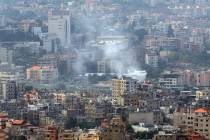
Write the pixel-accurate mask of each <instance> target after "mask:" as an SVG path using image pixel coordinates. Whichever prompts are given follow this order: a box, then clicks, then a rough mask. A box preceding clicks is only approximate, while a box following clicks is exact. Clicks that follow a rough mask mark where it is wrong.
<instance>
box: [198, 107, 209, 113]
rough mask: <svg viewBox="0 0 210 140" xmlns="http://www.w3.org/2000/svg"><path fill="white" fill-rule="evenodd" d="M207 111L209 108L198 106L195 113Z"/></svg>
mask: <svg viewBox="0 0 210 140" xmlns="http://www.w3.org/2000/svg"><path fill="white" fill-rule="evenodd" d="M207 112H209V110H208V109H205V108H198V109H196V110H195V113H207Z"/></svg>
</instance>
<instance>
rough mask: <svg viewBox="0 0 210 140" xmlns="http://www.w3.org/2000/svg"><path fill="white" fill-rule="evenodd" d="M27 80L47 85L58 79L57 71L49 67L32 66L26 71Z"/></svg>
mask: <svg viewBox="0 0 210 140" xmlns="http://www.w3.org/2000/svg"><path fill="white" fill-rule="evenodd" d="M26 72H27V73H26V74H27V80H29V81H32V82H38V83H45V84H49V83H52V82H54V81H56V80H57V79H58V69H57V68H53V67H49V66H43V67H41V66H33V67H31V68H28V69H27V70H26Z"/></svg>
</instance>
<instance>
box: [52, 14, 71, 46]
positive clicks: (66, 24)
mask: <svg viewBox="0 0 210 140" xmlns="http://www.w3.org/2000/svg"><path fill="white" fill-rule="evenodd" d="M48 32H49V34H56V35H57V36H58V38H59V39H60V41H61V45H62V46H64V47H69V45H70V44H71V19H70V15H69V14H68V15H49V17H48Z"/></svg>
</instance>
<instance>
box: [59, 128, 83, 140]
mask: <svg viewBox="0 0 210 140" xmlns="http://www.w3.org/2000/svg"><path fill="white" fill-rule="evenodd" d="M81 133H82V132H81V131H79V130H63V131H61V132H60V133H59V134H58V140H79V136H80V134H81Z"/></svg>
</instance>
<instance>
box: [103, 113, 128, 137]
mask: <svg viewBox="0 0 210 140" xmlns="http://www.w3.org/2000/svg"><path fill="white" fill-rule="evenodd" d="M101 128H102V130H103V131H102V133H101V140H125V139H126V126H125V124H124V123H123V121H122V119H121V118H120V117H119V116H117V117H114V118H112V120H111V121H110V122H108V121H107V120H105V121H104V122H102V124H101Z"/></svg>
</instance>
